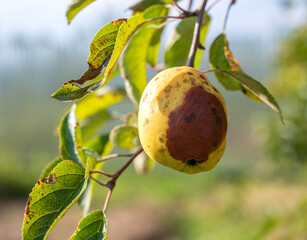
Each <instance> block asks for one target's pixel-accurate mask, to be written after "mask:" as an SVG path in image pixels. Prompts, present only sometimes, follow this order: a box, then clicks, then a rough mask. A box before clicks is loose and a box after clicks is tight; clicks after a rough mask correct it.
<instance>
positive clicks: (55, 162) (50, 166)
mask: <svg viewBox="0 0 307 240" xmlns="http://www.w3.org/2000/svg"><path fill="white" fill-rule="evenodd" d="M62 161H63V159H62V158H61V157H57V158H55V159H53V160H52V161H51V162H50V163H49V164H48V165H47V166H46V167H45V169H44V170H43V172H42V174H41V176H40V179H41V178H46V177H48V176H49V175H50V173H51V171H52V170H53V169H54V168H55V166H56V165H58V163H60V162H62Z"/></svg>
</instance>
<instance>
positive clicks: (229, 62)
mask: <svg viewBox="0 0 307 240" xmlns="http://www.w3.org/2000/svg"><path fill="white" fill-rule="evenodd" d="M210 64H211V68H212V69H220V70H225V71H237V72H242V69H241V67H240V64H239V62H238V61H237V59H236V58H235V57H234V56H233V54H232V52H231V51H230V49H229V44H228V41H227V39H226V36H225V34H224V33H222V34H220V35H219V36H218V37H217V38H216V39H215V40H214V42H213V44H212V46H211V49H210ZM215 76H216V77H217V79H218V80H219V82H220V83H221V84H222V85H223V86H224V87H225V88H226V89H228V90H239V91H242V92H243V93H244V94H245V95H246V96H247V97H249V98H250V99H252V100H254V101H259V102H262V101H261V100H260V99H259V98H258V97H257V96H256V95H255V94H253V93H251V92H250V91H249V90H248V89H246V88H245V87H244V86H243V85H242V84H240V83H239V82H237V81H236V79H233V78H232V77H231V76H229V75H225V74H221V73H220V72H215Z"/></svg>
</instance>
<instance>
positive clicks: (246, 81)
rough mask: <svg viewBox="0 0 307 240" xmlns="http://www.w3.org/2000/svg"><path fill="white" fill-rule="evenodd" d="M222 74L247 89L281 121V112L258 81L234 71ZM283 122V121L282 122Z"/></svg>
mask: <svg viewBox="0 0 307 240" xmlns="http://www.w3.org/2000/svg"><path fill="white" fill-rule="evenodd" d="M221 73H222V74H227V75H228V76H230V77H232V78H234V79H236V80H237V81H238V82H239V83H241V84H242V85H243V86H244V87H245V88H246V89H248V90H249V91H250V92H251V93H252V94H254V95H255V96H256V97H258V98H259V99H260V100H261V101H263V102H264V103H265V104H266V105H268V106H269V107H270V108H271V109H273V110H274V111H275V112H277V113H278V114H279V116H280V118H281V120H282V114H281V110H280V108H279V106H278V103H277V102H276V100H275V99H274V97H273V96H272V95H271V94H270V93H269V91H268V90H267V89H266V88H265V87H264V86H263V85H262V84H261V83H260V82H258V81H256V80H255V79H253V78H252V77H250V76H248V75H247V74H245V73H244V72H235V71H221ZM282 121H283V120H282Z"/></svg>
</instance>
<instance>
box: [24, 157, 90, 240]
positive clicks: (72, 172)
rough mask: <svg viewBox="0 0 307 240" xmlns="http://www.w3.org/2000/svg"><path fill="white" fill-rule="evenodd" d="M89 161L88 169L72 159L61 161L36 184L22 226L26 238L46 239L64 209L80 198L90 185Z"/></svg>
mask: <svg viewBox="0 0 307 240" xmlns="http://www.w3.org/2000/svg"><path fill="white" fill-rule="evenodd" d="M92 168H93V165H92V163H91V161H90V160H89V161H88V163H87V166H86V169H84V168H83V167H81V166H80V165H78V164H77V163H75V162H73V161H68V160H65V161H63V162H61V163H59V164H58V165H57V166H56V167H55V168H54V169H53V170H52V171H51V173H50V175H49V177H47V178H43V179H41V180H39V181H38V183H36V185H35V187H34V188H33V189H32V192H31V193H30V195H29V198H28V201H27V205H26V209H25V216H24V221H23V228H22V237H23V240H33V239H36V240H38V239H46V238H47V236H48V234H49V233H50V231H51V230H52V229H53V227H54V226H55V225H56V224H57V223H58V221H59V220H60V219H61V218H62V216H63V215H64V214H65V212H66V211H67V210H68V209H69V208H70V207H71V206H72V205H73V204H74V203H75V202H76V201H77V200H78V198H79V197H80V196H81V194H82V193H83V192H84V190H85V189H86V186H87V180H88V178H89V172H90V171H91V169H92Z"/></svg>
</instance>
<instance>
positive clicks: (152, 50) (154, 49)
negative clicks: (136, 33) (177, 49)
mask: <svg viewBox="0 0 307 240" xmlns="http://www.w3.org/2000/svg"><path fill="white" fill-rule="evenodd" d="M168 13H169V8H166V7H165V6H164V5H154V6H152V7H149V8H147V9H146V11H145V12H144V18H146V19H151V18H155V17H159V16H167V15H168ZM165 21H166V20H164V19H161V20H157V21H155V22H154V25H155V26H156V27H157V29H156V31H155V32H154V33H153V36H152V38H151V40H150V43H149V46H148V49H147V57H146V61H147V62H148V63H149V64H150V65H151V66H152V67H155V66H156V65H157V62H158V55H159V49H160V39H161V34H162V31H163V29H164V27H161V26H159V24H161V23H163V22H165Z"/></svg>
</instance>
